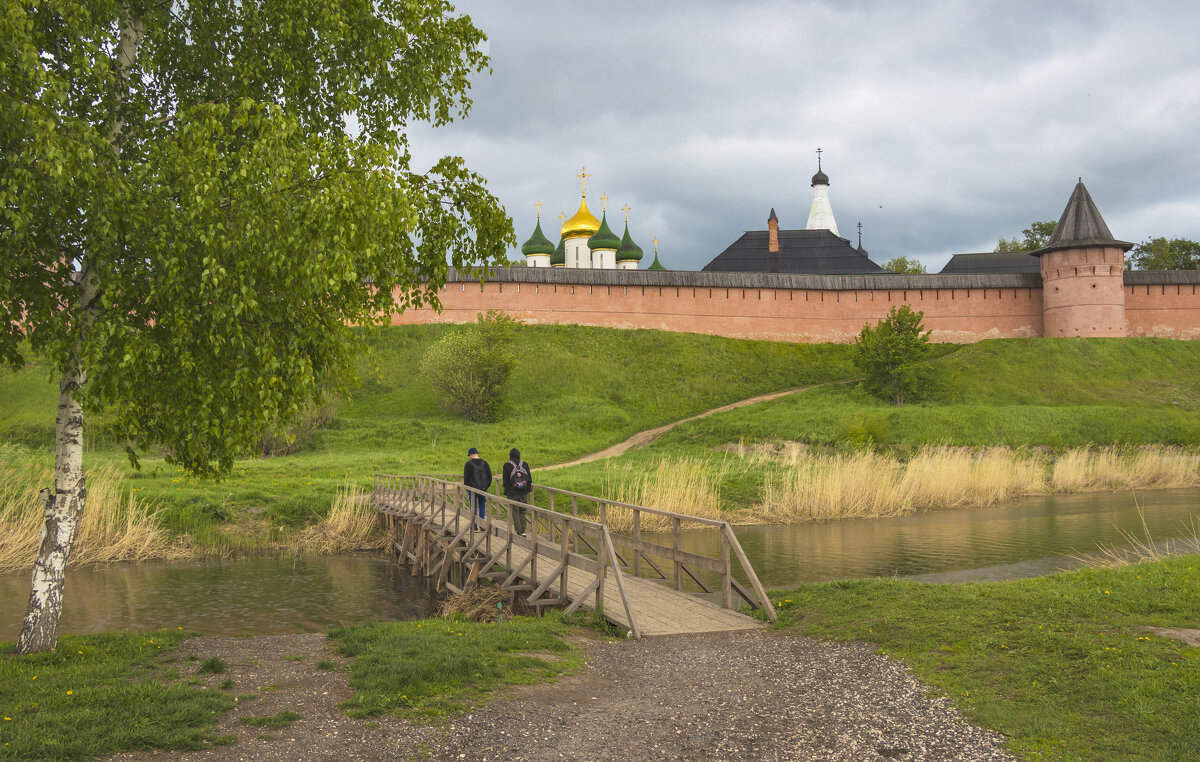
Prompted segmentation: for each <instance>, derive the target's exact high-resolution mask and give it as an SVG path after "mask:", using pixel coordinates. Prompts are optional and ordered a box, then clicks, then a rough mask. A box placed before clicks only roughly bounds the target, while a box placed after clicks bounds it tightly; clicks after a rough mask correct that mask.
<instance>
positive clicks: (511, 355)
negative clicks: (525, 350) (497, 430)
mask: <svg viewBox="0 0 1200 762" xmlns="http://www.w3.org/2000/svg"><path fill="white" fill-rule="evenodd" d="M518 344H519V341H518V326H517V322H516V321H515V320H514V319H513V318H511V317H509V316H508V315H506V314H504V313H503V312H497V311H496V310H488V313H487V315H483V314H482V313H481V314H480V315H479V316H478V319H477V320H476V322H475V325H472V326H468V327H466V328H464V329H462V330H459V331H455V332H454V333H449V334H446V335H445V336H443V337H442V338H440V339H438V340H437V341H436V342H434V343H433V345H432V346H430V347H429V349H427V350H425V355H424V356H423V357H422V358H421V374H422V375H423V376H424V377H425V378H426V380H428V381H429V383H430V384H432V385H433V386H434V387H435V388H436V389H437V390H438V391H440V392H441V393H442V395H443V396H444V398H445V401H446V405H447V406H448V407H450V408H451V409H454V410H457V411H459V412H461V413H462V414H463V415H465V416H466V417H467V418H468V419H469V420H472V421H494V420H496V419H497V418H499V416H500V412H501V410H502V409H503V407H504V399H505V397H506V396H507V393H508V379H509V377H510V376H511V375H512V372H513V370H514V369H515V368H516V366H517V363H518V362H519V353H518V352H517V345H518Z"/></svg>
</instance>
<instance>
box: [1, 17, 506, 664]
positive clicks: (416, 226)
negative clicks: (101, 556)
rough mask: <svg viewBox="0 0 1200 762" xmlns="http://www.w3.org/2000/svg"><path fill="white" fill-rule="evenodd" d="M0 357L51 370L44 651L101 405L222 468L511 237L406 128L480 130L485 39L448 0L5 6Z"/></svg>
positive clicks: (449, 166)
mask: <svg viewBox="0 0 1200 762" xmlns="http://www.w3.org/2000/svg"><path fill="white" fill-rule="evenodd" d="M0 6H2V8H3V12H2V13H0V326H2V327H3V330H2V331H0V361H4V362H6V363H7V364H9V365H12V366H20V365H21V363H22V361H23V358H24V357H25V356H26V355H27V354H28V353H30V352H33V353H40V354H42V355H44V356H46V357H48V358H50V360H51V361H52V363H53V366H54V368H55V369H56V373H57V374H58V377H59V379H60V380H59V397H58V412H57V421H56V428H55V470H54V484H53V488H52V489H50V488H49V487H48V488H47V489H45V490H43V492H42V497H43V503H44V507H45V524H44V527H43V534H42V542H41V546H40V548H39V551H38V555H37V559H36V561H35V563H34V566H33V575H32V586H31V592H30V596H29V606H28V613H27V615H26V618H25V621H24V625H23V628H22V630H21V634H20V637H19V640H18V650H19V651H20V652H22V653H29V652H34V651H42V650H48V649H53V648H54V647H55V644H56V640H57V624H58V617H59V613H60V611H61V606H62V586H63V574H64V568H65V565H66V562H67V559H68V558H69V556H70V552H71V544H72V542H73V539H74V533H75V527H76V525H77V522H78V520H79V516H80V514H81V512H82V511H83V510H84V504H85V500H86V486H85V481H84V468H83V427H84V410H85V409H86V410H93V409H98V408H103V409H104V410H105V413H106V415H107V416H109V417H111V419H112V420H113V421H115V422H116V424H117V425H118V426H119V427H120V430H122V431H123V432H124V433H125V435H126V436H127V437H128V442H129V444H128V446H127V450H128V451H129V454H130V457H131V458H132V459H133V460H134V462H135V463H136V459H137V453H138V452H139V451H142V450H144V448H147V447H149V446H151V445H159V446H161V447H163V448H164V449H165V452H166V453H167V457H168V459H169V460H170V461H172V462H174V463H176V464H179V465H181V466H183V467H184V468H186V469H187V470H188V471H190V472H192V473H196V474H201V475H213V474H218V473H221V472H224V471H226V470H228V469H229V468H230V467H231V466H232V463H233V460H234V458H235V457H237V456H238V455H240V454H242V453H246V452H250V451H251V450H252V449H253V447H254V445H255V443H256V442H257V441H258V438H259V436H260V435H261V433H262V431H263V430H264V429H265V428H266V427H268V426H269V425H271V424H273V423H276V422H279V421H286V420H288V419H289V417H291V416H293V415H294V414H296V413H297V412H298V411H300V410H302V409H303V408H304V407H305V406H306V405H307V404H308V403H309V402H310V401H311V400H312V399H313V398H314V396H316V395H317V394H318V388H319V386H318V384H322V385H324V384H330V385H332V388H334V389H342V388H344V387H345V385H346V384H348V383H351V382H352V381H353V379H352V363H351V360H352V358H353V356H354V354H355V353H356V352H357V351H359V349H360V348H362V347H363V346H364V342H363V335H362V332H361V331H359V330H357V329H356V328H354V326H368V327H369V326H374V325H378V324H382V323H386V322H387V321H388V320H389V319H390V316H391V314H392V313H393V312H394V311H396V310H398V309H403V308H405V307H408V306H416V305H423V304H430V305H433V306H435V307H436V306H438V304H437V293H436V292H437V289H438V288H439V287H440V286H441V285H442V284H443V283H444V282H445V277H446V270H447V267H448V266H449V265H453V266H456V267H470V266H472V265H479V264H490V263H500V262H502V261H503V259H504V254H505V252H506V250H507V249H508V247H510V246H513V245H515V243H516V241H515V237H514V235H513V232H512V224H511V221H510V220H509V218H508V217H507V215H506V214H505V213H504V210H503V208H502V207H501V206H500V204H499V202H498V201H497V199H496V198H495V197H493V196H492V195H491V194H490V193H489V192H488V191H487V189H486V185H485V183H484V181H483V179H482V178H480V177H479V176H478V175H477V174H475V173H473V172H471V171H470V170H469V169H468V168H467V167H466V166H465V164H464V162H463V161H462V160H461V159H460V158H458V157H445V158H443V159H441V160H440V161H438V162H437V163H436V164H435V165H434V166H433V167H432V168H430V169H429V170H428V171H425V172H420V171H417V170H416V169H414V168H413V167H411V166H410V164H411V160H410V153H409V151H408V146H407V141H406V138H405V128H406V126H407V125H408V124H410V123H411V122H412V121H414V120H422V121H428V122H431V123H433V124H434V125H442V124H445V123H447V122H449V121H451V120H452V119H455V118H458V117H461V116H465V115H466V113H467V111H468V109H469V107H470V99H469V97H468V91H469V88H470V78H471V77H472V76H473V75H475V74H477V73H480V72H485V71H486V70H487V66H488V62H487V58H486V57H485V55H484V54H483V53H482V51H481V45H482V43H483V42H484V40H485V39H486V38H485V36H484V34H483V33H482V32H481V31H480V30H479V29H477V28H476V27H475V26H474V24H473V23H472V22H471V20H470V18H469V17H466V16H460V15H456V13H455V11H454V9H453V7H452V6H451V5H450V4H449V3H447V2H442V1H441V0H320V2H287V1H286V0H213V1H212V2H206V3H192V2H187V1H186V0H96V1H95V2H88V1H86V0H75V1H72V0H0Z"/></svg>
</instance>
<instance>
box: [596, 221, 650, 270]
mask: <svg viewBox="0 0 1200 762" xmlns="http://www.w3.org/2000/svg"><path fill="white" fill-rule="evenodd" d="M588 243H589V244H591V241H588ZM617 261H618V262H641V261H642V247H640V246H638V245H637V244H636V243H634V242H633V239H632V238H630V237H629V223H628V222H626V223H625V235H623V236H621V248H619V249H617Z"/></svg>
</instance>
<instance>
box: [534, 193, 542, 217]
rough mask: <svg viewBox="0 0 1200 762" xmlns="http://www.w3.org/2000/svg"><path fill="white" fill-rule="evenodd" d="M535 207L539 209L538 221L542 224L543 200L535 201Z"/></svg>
mask: <svg viewBox="0 0 1200 762" xmlns="http://www.w3.org/2000/svg"><path fill="white" fill-rule="evenodd" d="M533 206H534V208H535V209H537V218H538V221H539V222H540V221H541V219H542V201H541V199H538V200H537V201H534V202H533Z"/></svg>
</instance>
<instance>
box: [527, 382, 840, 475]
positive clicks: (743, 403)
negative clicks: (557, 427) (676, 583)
mask: <svg viewBox="0 0 1200 762" xmlns="http://www.w3.org/2000/svg"><path fill="white" fill-rule="evenodd" d="M854 380H857V379H846V380H842V381H827V382H825V383H823V384H812V385H810V386H797V387H796V388H795V389H787V390H786V391H782V392H771V393H770V394H760V395H758V396H757V397H751V398H749V399H744V400H738V401H737V402H731V403H729V404H728V405H722V406H721V407H714V408H713V409H712V410H705V411H704V412H703V413H697V414H696V415H693V416H691V417H689V418H681V419H679V420H678V421H672V422H671V423H668V424H666V425H664V426H659V427H658V428H655V429H647V430H645V431H639V432H638V433H636V434H634V435H633V436H631V437H630V438H629V439H626V440H625V441H624V442H619V443H617V444H615V445H613V446H612V447H607V448H605V449H603V450H601V451H600V452H594V453H592V454H591V455H584V456H583V457H582V458H576V459H575V460H571V461H567V462H566V463H556V464H554V465H552V466H542V467H541V468H540V469H538V470H539V471H553V470H554V469H556V468H567V467H568V466H578V465H581V464H583V463H591V462H592V461H594V460H604V459H605V458H615V457H617V456H619V455H624V454H625V453H627V452H629V451H630V450H637V449H640V448H642V447H645V446H647V445H649V444H650V443H652V442H653V441H654V440H656V439H658V438H659V437H661V436H662V435H663V434H666V433H667V432H668V431H670V430H671V429H673V428H675V427H676V426H679V425H680V424H684V423H688V422H690V421H696V420H699V419H701V418H707V417H708V416H710V415H716V414H717V413H724V412H726V411H729V410H736V409H738V408H739V407H747V406H749V405H755V404H758V403H759V402H770V401H771V400H774V399H779V398H780V397H786V396H788V395H789V394H797V393H799V392H804V391H808V390H809V389H816V388H817V387H820V386H829V385H830V384H845V383H849V382H850V381H854Z"/></svg>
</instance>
